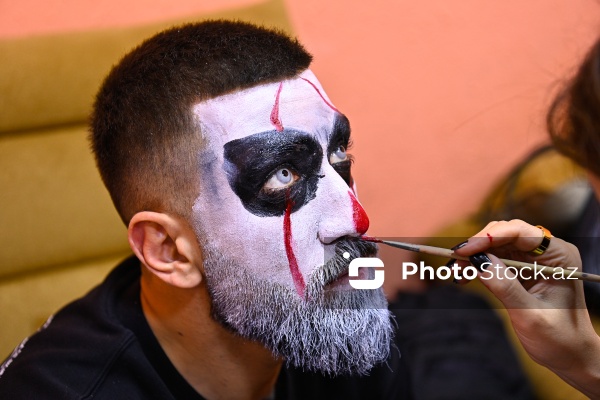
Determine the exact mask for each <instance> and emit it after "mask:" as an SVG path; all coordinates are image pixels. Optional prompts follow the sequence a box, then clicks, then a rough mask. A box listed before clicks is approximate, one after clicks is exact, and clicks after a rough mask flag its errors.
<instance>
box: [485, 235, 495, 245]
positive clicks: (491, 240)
mask: <svg viewBox="0 0 600 400" xmlns="http://www.w3.org/2000/svg"><path fill="white" fill-rule="evenodd" d="M486 235H487V237H488V239H489V241H490V243H492V242H493V241H494V238H493V237H492V235H490V234H489V233H486Z"/></svg>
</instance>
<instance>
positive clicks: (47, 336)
mask: <svg viewBox="0 0 600 400" xmlns="http://www.w3.org/2000/svg"><path fill="white" fill-rule="evenodd" d="M138 280H139V263H136V261H135V260H133V259H127V260H125V261H124V262H123V263H121V264H120V265H119V266H117V267H116V268H115V269H114V270H113V271H112V272H111V273H110V274H109V276H108V277H107V278H106V279H105V281H104V282H102V283H101V284H100V285H99V286H97V287H96V288H94V289H93V290H92V291H91V292H89V293H88V294H87V295H85V296H84V297H82V298H81V299H78V300H76V301H74V302H72V303H70V304H68V305H67V306H65V307H64V308H63V309H61V310H60V311H59V312H58V313H56V315H54V316H53V317H51V318H50V319H49V320H48V321H47V322H46V323H45V324H44V326H42V328H40V330H39V331H38V332H37V333H35V334H34V335H32V336H31V337H29V338H27V339H25V340H24V341H23V342H22V343H21V344H20V345H19V346H18V347H17V348H16V349H15V351H14V352H13V353H12V354H11V356H10V357H9V358H8V359H7V360H6V361H5V362H4V363H3V364H2V366H0V397H3V398H24V397H27V398H28V395H31V396H29V397H32V398H63V399H71V398H87V397H92V396H95V395H96V394H97V393H99V392H102V391H105V390H106V387H107V386H110V385H111V384H112V383H111V380H114V379H115V378H118V379H121V380H123V379H125V380H127V379H128V378H127V376H129V375H130V374H131V373H130V372H128V371H126V370H124V366H127V367H128V368H129V369H144V368H142V367H140V365H141V364H144V363H148V361H147V360H146V359H145V356H144V354H143V351H142V349H141V347H140V345H139V343H138V341H137V338H136V336H135V335H134V333H133V332H132V331H131V330H130V329H128V328H127V327H126V326H125V325H124V324H123V323H122V322H121V318H120V316H119V315H118V314H119V306H120V305H119V303H121V302H125V301H126V302H131V301H135V299H132V298H131V293H128V291H130V290H131V288H135V285H136V284H137V281H138ZM150 370H151V368H150ZM137 372H138V373H139V371H137ZM140 378H141V377H140ZM121 384H123V382H121ZM5 395H6V396H8V397H4V396H5Z"/></svg>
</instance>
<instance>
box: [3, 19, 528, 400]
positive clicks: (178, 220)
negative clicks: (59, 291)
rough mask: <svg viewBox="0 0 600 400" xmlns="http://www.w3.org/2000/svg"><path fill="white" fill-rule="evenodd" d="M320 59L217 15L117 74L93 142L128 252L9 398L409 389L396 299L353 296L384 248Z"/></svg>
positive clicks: (30, 350) (175, 32)
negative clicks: (393, 306) (360, 195)
mask: <svg viewBox="0 0 600 400" xmlns="http://www.w3.org/2000/svg"><path fill="white" fill-rule="evenodd" d="M310 62H311V56H310V55H309V54H308V53H307V52H306V51H305V50H304V48H303V47H302V46H301V45H300V44H299V43H298V42H297V41H294V40H291V39H289V38H288V37H287V36H285V35H283V34H281V33H279V32H276V31H272V30H268V29H264V28H259V27H256V26H253V25H250V24H246V23H240V22H228V21H209V22H205V23H200V24H191V25H185V26H181V27H177V28H173V29H171V30H168V31H165V32H162V33H160V34H158V35H156V36H155V37H153V38H151V39H149V40H147V41H146V42H144V43H143V44H141V45H140V46H139V47H137V48H136V49H134V50H133V51H132V52H131V53H129V54H128V55H127V56H125V57H124V58H123V60H121V62H120V63H119V64H118V65H117V66H116V67H114V68H113V70H112V71H111V73H110V74H109V76H108V77H107V78H106V80H105V82H104V83H103V85H102V87H101V89H100V91H99V93H98V96H97V98H96V102H95V105H94V113H93V117H92V123H91V135H90V137H91V141H92V147H93V150H94V154H95V156H96V161H97V164H98V168H99V170H100V173H101V175H102V178H103V181H104V183H105V185H106V186H107V188H108V190H109V192H110V194H111V197H112V200H113V202H114V204H115V207H116V209H117V211H118V212H119V214H120V216H121V218H122V219H123V221H124V222H125V224H126V225H127V226H128V237H129V243H130V245H131V248H132V250H133V252H134V253H135V257H132V258H130V259H128V260H126V261H124V262H123V263H122V264H121V265H120V266H118V267H117V268H116V269H115V270H114V271H113V272H112V273H111V274H110V275H109V276H108V277H107V279H106V280H105V282H103V283H102V284H101V285H100V286H98V287H97V288H96V289H94V290H93V291H92V292H90V293H89V294H88V295H86V296H85V297H84V298H82V299H80V300H78V301H76V302H74V303H72V304H70V305H68V306H67V307H66V308H64V309H63V310H61V311H60V312H58V313H57V314H56V315H55V316H54V317H53V318H52V319H50V320H49V321H48V322H47V323H46V324H45V326H44V328H42V329H41V330H40V332H38V333H37V334H36V335H34V336H32V337H31V338H29V339H28V340H26V341H24V342H23V343H22V344H21V346H19V348H17V350H15V352H14V353H13V355H12V356H11V357H9V358H8V359H7V361H5V363H4V364H3V365H2V367H1V368H0V397H2V398H36V399H39V398H61V399H70V398H92V397H94V398H128V399H130V398H140V399H142V398H144V399H148V398H160V399H174V398H177V399H201V398H207V399H261V398H318V397H319V396H320V397H323V398H350V399H351V398H383V399H387V398H411V397H412V396H413V391H414V389H413V385H414V384H413V383H412V382H411V378H410V376H409V375H410V373H409V371H408V369H407V368H406V365H405V363H404V360H403V359H401V358H400V357H399V353H398V351H397V349H396V345H397V344H394V343H393V339H392V338H393V336H394V335H393V328H392V327H393V325H392V318H391V316H390V312H389V311H388V308H387V301H386V299H385V296H384V294H383V292H382V291H381V290H354V289H352V288H351V287H350V286H349V284H348V275H347V270H348V263H349V260H351V259H353V258H356V257H368V256H374V255H375V254H376V247H375V245H374V244H372V243H370V242H368V241H365V240H362V239H361V237H362V235H363V234H364V233H365V232H366V231H367V228H368V225H369V222H368V218H367V215H366V213H365V211H364V210H363V208H362V207H361V205H360V203H359V202H358V200H357V198H356V191H355V184H354V181H353V179H352V174H351V162H352V159H351V156H350V155H349V154H348V152H347V150H348V147H349V144H350V124H349V122H348V119H347V118H346V116H344V114H342V113H341V112H340V111H339V110H338V109H336V107H335V106H334V105H333V102H332V101H331V100H330V99H329V98H328V97H327V94H326V93H325V91H324V90H323V87H322V86H321V84H320V83H319V81H318V80H317V78H316V77H315V75H314V74H313V73H312V72H311V71H310V69H308V67H309V64H310ZM364 270H365V269H362V270H361V271H362V272H361V274H362V278H363V279H365V278H368V277H369V276H368V273H365V272H364ZM504 378H506V377H504ZM514 381H515V380H514V379H513V381H511V382H508V384H507V386H510V385H512V387H513V389H511V390H512V391H513V392H512V394H518V393H520V392H519V389H518V385H516V386H517V389H514V387H515V382H514ZM516 382H517V383H519V382H520V381H519V380H518V379H516ZM497 389H498V388H497V387H494V388H493V390H494V391H495V392H496V393H499V394H502V393H505V392H498V391H497ZM488 398H490V397H488ZM499 398H500V397H499ZM513 398H514V397H513Z"/></svg>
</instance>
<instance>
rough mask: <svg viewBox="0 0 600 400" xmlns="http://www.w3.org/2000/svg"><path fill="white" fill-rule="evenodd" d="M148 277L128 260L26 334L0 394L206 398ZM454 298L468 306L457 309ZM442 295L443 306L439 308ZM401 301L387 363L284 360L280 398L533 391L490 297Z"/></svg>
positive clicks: (0, 379)
mask: <svg viewBox="0 0 600 400" xmlns="http://www.w3.org/2000/svg"><path fill="white" fill-rule="evenodd" d="M139 277H140V265H139V261H138V260H137V259H136V258H134V257H131V258H129V259H127V260H125V261H124V262H123V263H121V264H120V265H119V266H118V267H117V268H115V269H114V270H113V271H112V272H111V273H110V274H109V275H108V277H107V278H106V280H105V281H104V282H103V283H102V284H101V285H99V286H98V287H96V288H95V289H93V290H92V291H91V292H90V293H88V294H87V295H86V296H84V297H83V298H81V299H79V300H77V301H75V302H73V303H71V304H69V305H67V306H66V307H65V308H63V309H62V310H61V311H59V312H58V313H57V314H56V315H55V316H54V317H53V318H51V319H50V320H49V321H48V322H47V323H46V324H45V325H44V327H42V328H41V329H40V331H39V332H37V333H36V334H35V335H33V336H31V338H29V339H26V340H25V341H24V342H23V343H22V344H21V345H20V346H19V347H18V348H17V349H16V350H15V351H14V352H13V354H12V355H11V356H9V358H7V360H6V361H5V362H4V364H3V365H2V366H0V399H92V398H93V399H202V398H203V397H202V396H201V395H200V394H198V393H197V392H196V391H195V390H194V389H193V388H192V387H191V386H190V385H189V384H188V383H187V381H186V380H185V379H184V378H183V377H182V376H181V375H180V374H179V372H178V371H177V370H176V369H175V367H174V366H173V364H172V363H171V362H170V360H169V359H168V357H167V356H166V354H165V353H164V351H163V350H162V348H161V347H160V345H159V343H158V341H157V339H156V338H155V336H154V335H153V333H152V330H151V329H150V326H149V325H148V323H147V321H146V319H145V317H144V315H143V312H142V308H141V305H140V284H139ZM448 299H455V300H454V301H455V302H456V303H457V304H459V306H458V308H459V309H455V310H454V311H452V310H450V309H449V308H448V305H449V304H451V303H452V300H450V303H449V300H448ZM456 299H458V301H457V300H456ZM441 304H443V307H441V308H442V310H437V311H438V312H436V310H431V307H434V308H435V307H437V306H439V305H441ZM423 308H426V309H427V310H424V309H423ZM472 308H476V309H475V310H473V309H472ZM391 309H392V310H393V311H394V314H395V315H396V320H397V323H398V326H399V327H400V328H399V329H398V333H397V334H396V339H395V345H394V349H393V350H392V355H391V357H390V359H388V360H387V362H386V363H383V364H381V365H379V366H376V367H375V368H373V370H372V371H371V373H370V374H369V375H368V376H364V377H335V378H332V377H328V376H324V375H322V374H320V373H308V372H304V371H301V370H299V369H296V368H292V367H285V366H284V368H282V371H281V373H280V376H279V379H278V381H277V384H276V387H275V393H274V395H275V398H276V399H308V398H310V399H412V398H416V399H460V398H465V399H467V398H486V399H504V398H510V399H519V398H523V399H525V398H530V397H531V395H530V391H529V387H528V384H527V382H526V380H525V379H524V377H523V375H522V373H521V370H520V367H519V365H518V363H517V361H516V358H515V357H514V354H513V352H512V349H511V348H510V345H509V344H508V342H507V340H506V338H505V336H504V333H503V330H502V326H501V324H500V322H499V321H498V319H497V318H496V317H495V315H494V314H493V312H492V311H491V310H489V308H487V305H485V303H482V302H481V301H480V300H478V299H476V298H474V297H472V296H471V295H464V294H461V293H460V292H458V291H454V290H446V289H444V290H441V291H440V290H436V291H434V292H431V293H426V294H423V295H405V296H402V297H400V301H398V302H396V303H394V304H392V305H391ZM465 313H466V314H465ZM473 313H474V314H473ZM469 315H472V317H468V316H469ZM403 328H404V330H403ZM400 352H402V354H403V357H400Z"/></svg>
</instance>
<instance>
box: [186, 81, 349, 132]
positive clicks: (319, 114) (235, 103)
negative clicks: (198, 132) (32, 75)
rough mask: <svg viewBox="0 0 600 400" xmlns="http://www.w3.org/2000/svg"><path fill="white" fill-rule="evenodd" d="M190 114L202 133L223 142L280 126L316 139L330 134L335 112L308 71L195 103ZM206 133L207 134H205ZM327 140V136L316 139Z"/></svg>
mask: <svg viewBox="0 0 600 400" xmlns="http://www.w3.org/2000/svg"><path fill="white" fill-rule="evenodd" d="M193 110H194V113H195V114H196V116H197V117H198V119H199V120H200V123H201V125H202V126H203V127H204V131H203V134H205V135H206V134H208V135H209V136H213V135H218V136H221V137H222V138H221V140H219V139H218V138H216V137H209V138H206V139H209V140H210V139H214V140H216V141H219V142H221V141H222V140H224V141H225V142H227V141H230V140H234V139H239V138H242V137H245V136H248V135H251V134H255V133H259V132H265V131H270V130H275V129H277V128H278V125H277V123H278V122H279V123H280V124H281V126H280V127H282V128H286V129H295V130H299V131H303V132H306V133H309V134H314V135H318V136H322V135H328V134H329V133H330V132H331V129H332V126H333V123H334V120H335V116H336V114H337V110H336V109H335V107H334V106H333V105H332V103H331V101H330V100H329V98H328V97H327V94H326V93H325V91H324V90H323V88H322V86H321V84H320V83H319V81H318V80H317V78H316V77H315V75H314V74H313V73H312V72H311V71H310V70H306V71H304V72H303V73H302V74H300V75H299V76H298V77H296V78H293V79H288V80H284V81H281V82H274V83H268V84H263V85H258V86H255V87H252V88H250V89H245V90H240V91H237V92H235V93H231V94H227V95H223V96H219V97H216V98H213V99H209V100H206V101H203V102H200V103H198V104H197V105H195V106H194V109H193ZM206 130H208V132H206ZM319 139H321V140H327V137H325V136H323V137H320V138H319Z"/></svg>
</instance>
